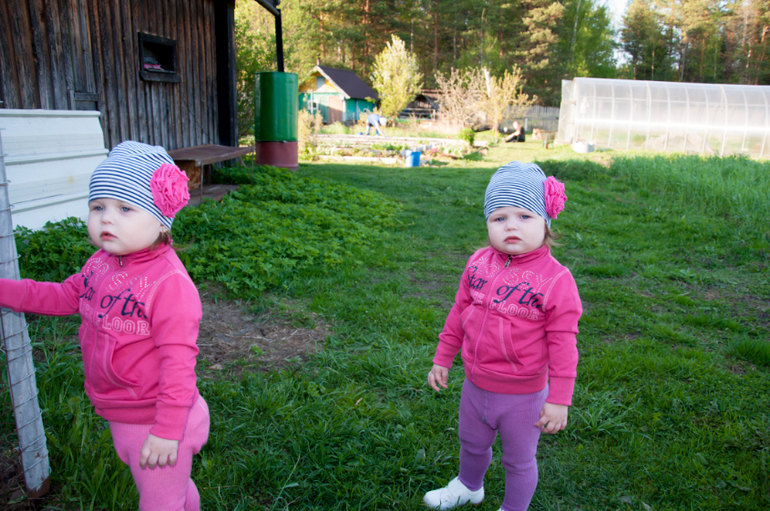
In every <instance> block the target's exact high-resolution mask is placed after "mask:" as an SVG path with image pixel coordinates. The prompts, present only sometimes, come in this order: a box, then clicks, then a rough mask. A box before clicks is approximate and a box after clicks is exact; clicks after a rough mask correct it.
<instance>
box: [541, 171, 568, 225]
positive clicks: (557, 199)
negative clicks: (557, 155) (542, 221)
mask: <svg viewBox="0 0 770 511" xmlns="http://www.w3.org/2000/svg"><path fill="white" fill-rule="evenodd" d="M543 187H544V188H545V212H546V213H548V216H550V217H551V218H556V217H557V216H558V215H559V213H561V212H562V211H564V203H565V202H567V194H565V193H564V183H560V182H558V181H557V180H556V178H555V177H553V176H548V179H546V180H545V181H544V182H543Z"/></svg>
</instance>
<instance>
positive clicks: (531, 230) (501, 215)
mask: <svg viewBox="0 0 770 511" xmlns="http://www.w3.org/2000/svg"><path fill="white" fill-rule="evenodd" d="M545 225H546V224H545V220H544V219H543V217H541V216H539V215H538V214H537V213H533V212H532V211H530V210H528V209H524V208H517V207H516V206H506V207H504V208H499V209H496V210H494V211H493V212H492V214H491V215H489V219H488V220H487V230H488V231H489V243H490V244H491V245H492V246H493V247H494V248H496V249H497V250H499V251H500V252H504V253H506V254H511V255H519V254H526V253H527V252H532V251H533V250H537V249H538V248H540V247H542V246H543V242H544V241H545Z"/></svg>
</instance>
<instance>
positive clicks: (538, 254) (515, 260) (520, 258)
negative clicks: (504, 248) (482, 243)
mask: <svg viewBox="0 0 770 511" xmlns="http://www.w3.org/2000/svg"><path fill="white" fill-rule="evenodd" d="M489 249H490V250H492V252H493V253H494V254H495V257H496V258H500V259H502V260H503V261H504V262H505V261H507V260H508V257H509V256H510V258H511V263H510V264H512V265H516V266H520V265H522V264H528V263H531V262H533V261H537V260H538V259H542V258H544V257H548V256H549V255H550V254H551V248H550V247H549V246H548V245H543V246H542V247H540V248H538V249H535V250H533V251H532V252H527V253H526V254H519V255H510V254H506V253H505V252H500V251H499V250H497V249H496V248H494V247H489Z"/></svg>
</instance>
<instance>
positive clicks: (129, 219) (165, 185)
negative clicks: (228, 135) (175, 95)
mask: <svg viewBox="0 0 770 511" xmlns="http://www.w3.org/2000/svg"><path fill="white" fill-rule="evenodd" d="M187 181H188V179H187V176H186V175H185V174H184V173H183V172H182V171H180V170H179V168H178V167H176V166H175V165H174V161H173V160H172V159H171V157H169V155H168V153H166V151H165V150H164V149H163V148H162V147H152V146H149V145H146V144H140V143H138V142H123V143H122V144H120V145H118V146H117V147H115V148H114V149H113V150H112V151H111V152H110V154H109V156H108V157H107V159H106V160H105V161H103V162H102V163H101V164H100V165H99V166H98V167H97V168H96V170H95V171H94V173H93V175H92V176H91V183H90V190H89V196H88V207H89V215H88V235H89V236H90V238H91V241H92V242H93V244H94V245H96V246H97V247H98V248H99V250H98V251H97V252H96V253H95V254H94V255H92V256H91V257H90V258H89V259H88V261H87V262H86V264H85V265H84V266H83V268H82V269H81V271H80V273H78V274H76V275H72V276H71V277H69V278H68V279H67V280H65V281H64V282H63V283H61V284H58V283H52V282H35V281H33V280H21V281H17V280H7V279H0V306H2V307H8V308H10V309H13V310H14V311H17V312H31V313H36V314H46V315H52V316H63V315H68V314H75V313H79V314H80V316H81V318H82V325H81V327H80V332H79V337H80V346H81V351H82V354H83V365H84V369H85V389H86V393H87V394H88V397H89V398H90V400H91V403H92V404H93V405H94V408H95V409H96V413H97V414H99V415H101V416H102V417H104V418H105V419H106V420H107V421H109V425H110V430H111V431H112V437H113V441H114V444H115V450H116V451H117V453H118V456H119V457H120V459H121V460H123V462H124V463H126V464H127V465H128V466H129V467H130V468H131V474H132V476H133V478H134V482H135V483H136V487H137V489H138V490H139V509H141V510H164V511H165V510H169V511H170V510H182V509H184V510H198V509H200V495H199V494H198V490H197V488H196V487H195V483H193V481H192V480H191V479H190V471H191V468H192V457H193V455H194V454H197V453H198V451H200V449H201V447H202V446H203V445H204V444H205V443H206V440H207V439H208V434H209V412H208V406H207V405H206V401H204V399H203V398H202V397H201V396H200V395H199V394H198V388H197V386H196V377H195V357H196V355H197V354H198V347H197V346H196V340H197V338H198V325H199V323H200V320H201V316H202V310H201V301H200V297H199V296H198V290H197V289H196V288H195V285H194V284H193V282H192V280H191V279H190V277H189V275H188V274H187V271H186V270H185V268H184V266H183V265H182V262H181V261H180V260H179V258H178V257H177V255H176V252H174V250H173V249H172V248H171V238H170V235H169V231H170V229H171V224H172V222H173V221H174V216H175V215H176V213H177V212H179V210H180V209H182V208H183V207H184V206H185V204H187V201H188V199H189V197H190V194H189V192H188V190H187Z"/></svg>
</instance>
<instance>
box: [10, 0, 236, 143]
mask: <svg viewBox="0 0 770 511" xmlns="http://www.w3.org/2000/svg"><path fill="white" fill-rule="evenodd" d="M230 3H232V2H230ZM215 9H216V6H215V0H3V1H2V2H0V101H2V102H3V103H2V105H0V106H2V107H3V108H24V109H35V108H43V109H54V110H68V109H70V110H71V109H76V108H84V107H85V108H89V107H90V109H93V108H94V106H95V107H96V108H97V109H98V110H99V111H100V112H101V114H102V115H101V124H102V129H103V131H104V140H105V145H106V147H107V148H112V147H114V146H115V145H117V144H118V143H120V142H122V141H123V140H138V141H141V142H145V143H148V144H157V145H162V146H164V147H166V148H167V149H169V150H170V149H176V148H179V147H187V146H192V145H198V144H205V143H220V140H219V128H218V120H219V118H218V101H217V87H218V84H219V83H221V82H218V79H217V75H216V73H217V65H216V58H217V53H216V39H217V38H216V34H215ZM220 12H221V11H220ZM139 32H142V33H146V34H151V35H156V36H160V37H164V38H168V39H173V40H175V41H176V45H177V46H176V48H177V50H176V51H177V54H176V57H177V68H178V73H179V75H180V77H181V80H180V81H179V82H178V83H168V82H156V81H145V80H143V79H142V78H141V77H140V75H139V71H140V66H141V62H140V54H139V43H138V39H139V37H138V33H139ZM77 98H80V100H78V99H77ZM83 98H85V100H83ZM89 99H93V100H95V101H92V102H89ZM73 102H74V104H73Z"/></svg>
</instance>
